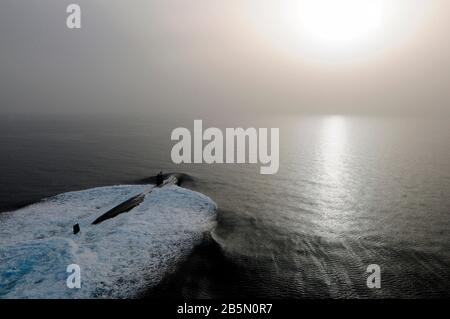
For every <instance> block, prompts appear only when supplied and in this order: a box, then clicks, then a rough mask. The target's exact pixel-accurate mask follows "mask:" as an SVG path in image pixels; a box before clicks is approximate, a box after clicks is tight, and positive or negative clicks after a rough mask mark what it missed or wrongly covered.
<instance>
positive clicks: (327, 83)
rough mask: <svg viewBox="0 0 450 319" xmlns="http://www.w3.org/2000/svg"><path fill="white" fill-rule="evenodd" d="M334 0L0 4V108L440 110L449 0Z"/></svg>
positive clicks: (446, 88)
mask: <svg viewBox="0 0 450 319" xmlns="http://www.w3.org/2000/svg"><path fill="white" fill-rule="evenodd" d="M320 1H322V2H323V5H326V2H327V1H324V0H320ZM328 1H329V0H328ZM339 1H342V4H343V6H344V7H341V9H342V8H343V9H342V10H340V9H339V8H337V9H336V8H334V9H333V10H327V9H326V8H324V9H323V10H322V9H320V8H319V9H317V8H315V9H311V10H312V11H307V10H306V9H305V10H304V7H301V6H300V7H299V6H298V1H294V0H214V1H211V0H128V1H125V0H122V1H113V0H96V1H92V0H82V1H81V0H77V1H75V0H72V1H64V0H63V1H62V0H33V1H32V0H29V1H17V0H2V1H1V2H0V72H1V78H0V112H7V113H10V112H29V113H48V112H56V113H69V112H70V113H76V112H95V113H99V112H143V111H145V112H155V113H157V112H164V113H168V114H171V113H175V112H183V113H189V112H192V113H193V114H196V115H199V116H201V114H203V113H204V112H216V111H218V110H220V112H236V111H243V110H245V111H249V112H263V111H264V112H277V113H299V114H304V113H332V114H337V113H357V114H359V113H369V114H416V113H417V114H445V115H446V116H448V115H449V114H450V44H449V43H450V41H449V36H450V2H449V1H448V0H427V1H423V0H371V1H380V2H382V3H383V6H382V10H381V11H380V17H378V18H380V20H379V21H378V20H377V23H379V25H377V26H376V28H374V29H373V30H372V29H370V28H369V27H370V26H368V25H366V24H367V21H368V19H369V18H370V17H371V16H370V15H371V14H372V13H367V12H364V10H363V9H361V8H355V10H362V11H358V12H357V13H356V14H355V13H354V12H353V13H352V12H350V9H351V8H352V5H351V3H352V2H351V1H350V2H349V0H335V2H339ZM361 1H363V0H361ZM364 1H365V0H364ZM70 3H78V4H80V6H81V8H82V29H81V30H76V31H74V30H69V29H67V28H66V24H65V23H66V22H65V21H66V16H67V14H66V13H65V10H66V7H67V5H68V4H70ZM349 3H350V5H349ZM387 3H389V5H387ZM308 10H309V9H308ZM314 10H315V11H314ZM335 12H337V13H336V14H337V15H338V16H336V14H335ZM370 12H372V11H370ZM305 14H306V15H307V16H305ZM330 14H332V15H330ZM364 14H369V16H365V15H364ZM339 15H341V16H339ZM368 17H369V18H368ZM305 21H306V22H308V23H309V24H308V25H306V24H305V23H306V22H305ZM342 21H347V24H345V25H342V24H341V22H342ZM352 23H353V24H352ZM365 28H368V29H367V30H366V29H365ZM356 29H357V30H359V31H358V32H359V33H355V31H354V30H356ZM330 30H331V31H332V32H335V33H332V34H331V39H329V38H327V39H325V40H324V39H323V38H321V36H322V35H323V34H324V33H327V32H328V33H329V32H331V31H330ZM366 31H367V32H366ZM336 32H337V33H336ZM328 33H327V34H326V35H327V36H329V35H330V34H328ZM352 36H354V37H359V38H358V39H357V40H354V39H353V38H352V41H349V42H348V43H347V42H346V40H347V38H349V37H352ZM342 39H344V40H345V41H342ZM353 40H354V41H353ZM339 41H340V42H339Z"/></svg>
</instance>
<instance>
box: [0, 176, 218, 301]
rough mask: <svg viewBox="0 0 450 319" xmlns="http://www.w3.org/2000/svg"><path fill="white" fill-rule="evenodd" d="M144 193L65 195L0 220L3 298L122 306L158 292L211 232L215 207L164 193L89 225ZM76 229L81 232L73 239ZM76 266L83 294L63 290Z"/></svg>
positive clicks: (182, 192) (117, 190)
mask: <svg viewBox="0 0 450 319" xmlns="http://www.w3.org/2000/svg"><path fill="white" fill-rule="evenodd" d="M148 188H149V185H121V186H111V187H100V188H94V189H88V190H84V191H78V192H70V193H64V194H61V195H58V196H55V197H52V198H49V199H47V200H45V201H43V202H40V203H37V204H34V205H31V206H28V207H25V208H22V209H19V210H17V211H14V212H8V213H4V214H0V298H127V297H135V296H137V295H138V294H139V293H140V292H142V291H144V290H145V289H146V288H149V287H151V286H154V285H155V284H157V283H158V282H159V281H160V280H161V279H162V277H163V276H164V274H166V273H167V272H168V271H170V270H171V269H172V268H173V267H174V266H175V265H176V264H177V263H178V262H179V261H180V260H181V259H182V258H184V257H185V256H186V255H187V254H188V253H189V252H190V251H191V250H192V248H193V247H194V246H195V245H197V244H198V243H200V241H201V240H202V239H203V236H204V234H205V233H206V232H208V231H210V230H211V229H212V228H213V227H214V223H215V212H216V204H215V203H214V202H213V201H212V200H211V199H210V198H208V197H207V196H204V195H202V194H199V193H196V192H193V191H189V190H186V189H183V188H180V187H177V186H166V187H163V188H155V189H154V190H153V192H151V193H150V194H148V195H146V198H145V200H144V201H143V202H142V203H141V204H140V205H139V206H138V207H136V208H134V209H133V210H132V211H130V212H128V213H124V214H121V215H119V216H117V217H115V218H113V219H109V220H106V221H104V222H102V223H101V224H98V225H91V223H92V221H93V220H95V219H96V218H97V217H98V216H100V215H101V214H103V213H104V212H106V211H107V210H109V209H111V208H112V207H114V206H116V205H117V204H119V203H121V202H123V201H125V200H126V199H128V198H130V197H132V196H134V195H137V194H139V193H142V192H144V191H145V190H147V189H148ZM76 223H79V224H80V227H81V232H80V233H78V234H77V235H74V234H73V233H72V226H73V225H74V224H76ZM73 263H74V264H78V265H80V267H81V284H82V287H81V288H80V289H69V288H68V287H67V286H66V278H67V276H68V275H69V274H68V273H67V272H66V268H67V266H68V265H69V264H73Z"/></svg>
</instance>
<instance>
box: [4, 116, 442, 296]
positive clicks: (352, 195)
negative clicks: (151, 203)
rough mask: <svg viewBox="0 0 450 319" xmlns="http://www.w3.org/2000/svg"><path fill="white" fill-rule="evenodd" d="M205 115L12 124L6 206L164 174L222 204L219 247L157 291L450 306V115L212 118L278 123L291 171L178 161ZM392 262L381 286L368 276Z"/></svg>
mask: <svg viewBox="0 0 450 319" xmlns="http://www.w3.org/2000/svg"><path fill="white" fill-rule="evenodd" d="M193 120H194V119H187V120H186V119H185V120H170V119H162V118H158V119H155V118H151V117H132V116H129V117H125V118H124V117H108V118H106V117H95V116H90V117H87V116H86V117H81V116H77V117H72V118H69V117H57V116H51V117H27V116H25V117H23V116H22V117H19V116H5V117H2V118H1V119H0V149H1V150H2V151H1V152H2V153H1V154H2V156H1V157H0V171H1V177H0V211H6V210H12V209H14V208H15V207H18V206H20V205H24V204H27V203H31V202H35V201H38V200H40V199H42V198H44V197H48V196H52V195H55V194H58V193H62V192H66V191H71V190H79V189H85V188H90V187H95V186H101V185H111V184H120V183H134V182H138V181H140V180H142V179H144V178H146V177H148V176H151V175H154V174H155V173H156V172H158V171H159V170H163V171H165V172H169V171H177V172H183V173H186V174H189V175H190V176H191V177H192V180H191V181H189V182H188V183H187V184H186V186H187V187H189V188H192V189H194V190H197V191H200V192H203V193H205V194H206V195H208V196H210V197H211V198H212V199H213V200H215V201H216V202H217V203H218V205H219V208H220V213H219V217H218V225H217V228H216V229H215V230H214V231H213V233H212V236H211V237H212V238H213V241H211V242H210V243H205V245H203V246H201V247H199V248H198V249H197V250H196V251H195V252H194V253H193V254H192V255H191V257H190V258H189V259H188V260H187V261H186V262H185V263H184V264H183V265H180V268H179V269H178V271H177V272H176V273H174V274H172V275H171V276H168V277H167V278H166V279H165V280H164V281H163V283H162V284H161V285H160V286H159V287H157V289H156V290H154V291H152V292H150V293H149V295H150V296H154V295H159V296H183V297H238V296H243V297H253V296H256V297H279V298H285V297H290V298H299V297H333V298H347V297H404V298H407V297H449V296H450V196H449V194H450V119H448V118H447V119H415V118H364V117H338V116H328V117H325V116H324V117H303V118H302V117H291V118H271V119H259V120H257V121H255V120H244V119H240V120H239V122H238V123H236V122H235V121H228V122H227V121H226V120H223V119H222V120H221V122H217V121H214V120H207V121H204V127H208V126H217V127H221V128H224V127H238V126H244V127H249V126H255V127H279V128H280V170H279V173H278V174H277V175H272V176H271V175H269V176H268V175H260V174H259V165H206V164H204V165H180V166H177V165H174V164H172V162H171V158H170V150H171V147H172V143H171V141H170V133H171V131H172V130H173V129H174V128H176V127H179V126H185V127H188V128H190V129H191V130H192V127H193ZM370 264H378V265H379V266H380V267H381V275H382V287H381V289H375V290H372V289H368V288H367V286H366V278H367V273H366V267H367V266H368V265H370Z"/></svg>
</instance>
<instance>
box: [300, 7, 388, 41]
mask: <svg viewBox="0 0 450 319" xmlns="http://www.w3.org/2000/svg"><path fill="white" fill-rule="evenodd" d="M297 10H299V12H298V18H295V17H292V19H293V20H296V22H294V21H292V23H295V24H297V27H298V28H301V29H302V30H303V32H304V33H305V36H307V37H309V38H310V40H311V41H313V42H316V43H319V44H321V45H325V46H334V47H341V46H346V47H348V46H352V45H355V44H358V43H363V42H365V41H367V40H370V37H372V36H373V35H374V34H375V33H376V32H377V31H378V30H379V29H380V28H381V27H382V24H383V1H381V0H313V1H302V2H300V3H299V7H298V8H297Z"/></svg>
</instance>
